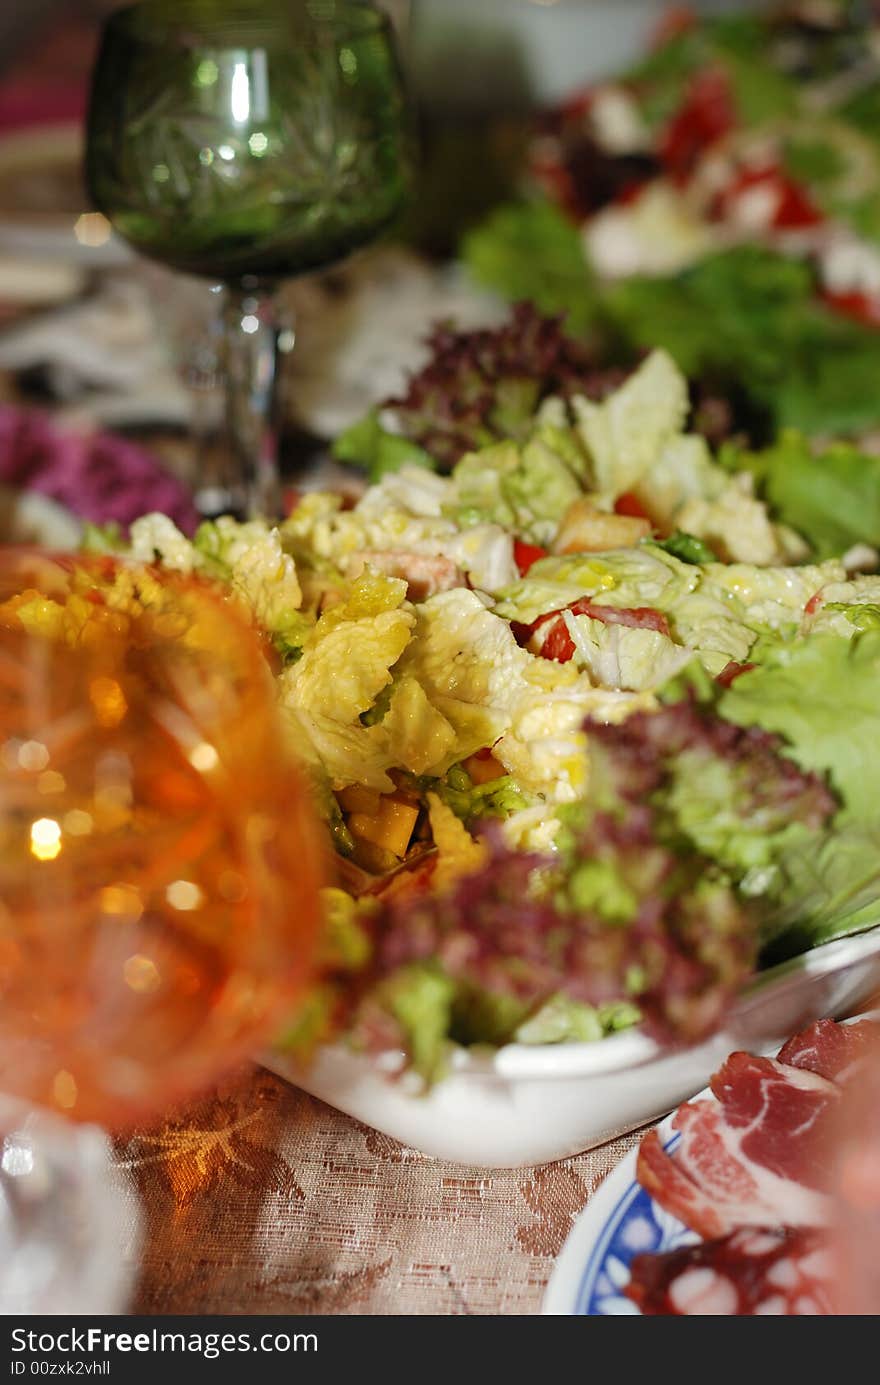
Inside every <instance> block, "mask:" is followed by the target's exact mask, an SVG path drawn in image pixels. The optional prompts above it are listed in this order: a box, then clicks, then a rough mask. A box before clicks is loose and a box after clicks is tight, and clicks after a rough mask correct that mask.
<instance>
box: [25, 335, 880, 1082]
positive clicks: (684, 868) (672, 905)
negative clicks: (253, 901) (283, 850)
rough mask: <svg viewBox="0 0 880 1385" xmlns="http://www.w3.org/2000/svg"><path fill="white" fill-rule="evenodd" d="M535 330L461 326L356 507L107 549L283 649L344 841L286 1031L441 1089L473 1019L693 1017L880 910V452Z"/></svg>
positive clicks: (311, 510)
mask: <svg viewBox="0 0 880 1385" xmlns="http://www.w3.org/2000/svg"><path fill="white" fill-rule="evenodd" d="M517 321H519V322H520V324H521V325H523V326H526V327H528V329H529V332H530V333H531V337H532V338H533V340H532V343H531V346H529V345H528V342H527V341H526V337H525V336H523V334H522V333H520V334H519V342H520V346H521V347H523V350H524V351H525V352H526V354H528V352H529V351H533V355H532V357H531V358H530V360H531V365H532V373H531V374H529V373H528V371H526V373H523V366H524V362H525V356H524V355H523V354H522V353H521V354H520V356H519V357H516V358H514V355H513V345H512V343H513V341H514V339H515V338H516V337H517V332H515V331H514V330H513V329H512V328H511V327H506V328H503V329H501V330H500V332H499V333H497V334H487V333H477V334H472V335H471V336H470V337H466V336H461V337H456V336H455V334H453V335H452V337H451V338H450V337H449V336H448V335H447V336H445V337H444V338H443V340H442V341H440V342H439V343H438V347H439V358H435V360H434V361H433V362H431V364H430V365H429V367H428V368H427V377H428V379H429V381H430V380H433V386H432V388H431V389H427V386H426V384H425V378H422V379H421V382H419V381H418V380H416V381H414V382H413V389H414V391H415V392H416V393H418V392H419V391H420V390H421V391H422V407H421V411H420V413H419V419H420V427H421V428H422V431H421V432H420V433H419V437H420V438H421V441H419V442H414V441H413V439H412V437H407V436H405V434H404V433H403V432H397V433H391V432H389V431H387V425H388V423H389V420H388V418H386V417H384V416H383V415H380V414H379V413H377V414H374V415H371V416H370V418H369V419H368V420H366V421H365V423H364V425H363V434H364V435H365V436H367V435H368V437H369V439H370V440H371V442H370V445H371V446H373V447H374V448H375V449H376V451H377V455H378V454H384V455H383V457H382V459H381V465H380V466H378V471H377V474H378V479H377V480H376V481H375V482H374V483H373V484H371V485H369V486H368V487H366V488H365V490H364V491H363V494H362V495H361V497H360V499H359V500H357V502H356V503H355V504H353V505H351V504H350V503H347V502H344V501H343V500H342V498H341V497H340V496H339V495H337V494H334V493H329V492H310V493H305V494H303V495H301V496H300V497H299V498H298V502H297V503H296V504H295V505H294V507H293V509H292V510H291V512H290V513H289V514H288V515H287V516H286V518H284V519H283V520H282V521H281V522H280V523H278V524H277V525H272V524H269V523H267V522H262V521H256V520H254V521H249V522H243V523H239V522H236V521H235V520H234V519H232V518H229V517H224V518H221V519H218V520H216V521H214V522H210V523H204V524H202V526H201V527H200V528H199V529H198V531H197V532H196V533H195V535H194V537H192V538H190V537H187V536H186V535H185V534H184V533H183V532H182V531H181V530H180V529H178V528H177V526H176V525H175V524H174V522H173V521H172V520H171V519H170V518H169V517H168V516H166V515H163V514H159V513H154V514H149V515H145V516H143V517H141V518H139V519H138V520H136V521H135V522H134V523H133V524H132V525H131V527H130V531H129V533H128V535H127V536H126V537H125V538H123V537H122V536H121V535H120V534H119V533H118V531H117V532H111V531H106V530H104V531H102V530H96V529H92V530H90V531H89V534H88V538H87V544H88V546H90V547H91V548H93V549H95V548H97V549H101V548H105V549H106V548H108V547H114V548H120V547H121V548H123V549H124V551H126V552H127V553H128V554H129V555H130V556H131V557H133V558H134V559H136V560H139V561H140V562H142V563H145V564H149V565H153V564H157V565H159V566H161V567H165V568H169V569H173V570H175V571H178V572H191V573H197V574H201V575H203V576H205V577H207V578H210V579H214V580H216V581H219V582H221V583H224V584H225V585H226V588H227V590H228V592H229V598H230V600H234V601H236V602H238V603H240V604H242V605H243V606H244V607H245V608H247V609H248V610H249V611H250V613H251V615H252V618H253V620H254V621H255V622H256V623H257V624H258V625H259V627H260V628H261V629H262V630H263V631H265V633H266V636H267V638H268V641H269V642H270V643H269V657H270V659H271V662H272V666H273V669H274V672H275V675H276V678H277V689H278V698H279V702H280V705H281V707H282V709H283V712H284V716H285V722H286V727H287V734H288V735H289V736H290V738H291V741H292V743H293V745H294V746H295V747H296V749H297V751H298V753H299V755H300V757H301V759H302V760H303V762H304V763H305V764H306V765H307V766H308V768H309V770H310V773H311V778H312V782H313V785H314V795H315V802H316V804H317V806H318V808H319V811H320V812H321V814H322V816H323V818H324V820H325V822H326V825H327V832H328V838H329V840H330V842H332V845H333V848H334V860H335V862H336V880H335V883H334V884H333V885H331V886H330V887H329V888H328V889H327V891H326V894H325V906H326V907H325V916H326V926H325V930H324V938H323V944H322V956H321V978H320V984H319V985H318V986H317V987H316V989H315V990H314V991H313V993H312V995H311V997H310V999H309V1001H308V1002H307V1004H306V1005H305V1006H304V1007H303V1009H302V1010H301V1012H300V1013H298V1014H297V1015H296V1016H295V1017H293V1018H292V1020H291V1024H290V1027H289V1031H288V1032H287V1033H286V1034H285V1035H282V1036H281V1042H282V1043H283V1044H286V1045H288V1046H290V1047H292V1048H295V1049H297V1051H307V1050H308V1049H309V1048H310V1047H311V1046H314V1045H315V1044H317V1043H320V1042H323V1041H326V1040H329V1039H331V1038H334V1037H337V1036H339V1035H344V1036H346V1038H347V1040H348V1041H349V1042H350V1043H352V1044H354V1045H356V1046H357V1047H358V1048H360V1049H362V1050H364V1051H366V1052H370V1053H390V1052H395V1053H397V1052H402V1053H403V1054H404V1055H405V1060H406V1062H407V1063H409V1064H410V1065H411V1066H412V1067H413V1068H414V1069H415V1070H417V1071H418V1072H419V1073H421V1074H422V1075H423V1076H424V1077H425V1078H426V1079H427V1080H432V1079H434V1078H436V1077H437V1076H439V1075H440V1074H442V1072H443V1071H444V1067H445V1064H446V1062H447V1060H448V1056H449V1052H450V1045H451V1044H453V1043H466V1044H482V1043H488V1044H503V1043H505V1042H508V1041H510V1040H513V1039H516V1040H517V1041H520V1042H526V1043H548V1042H560V1041H565V1040H568V1039H601V1038H602V1036H604V1035H606V1034H609V1033H611V1032H613V1031H615V1030H617V1029H620V1028H622V1027H625V1026H629V1025H633V1024H637V1023H642V1024H644V1025H645V1026H646V1027H648V1028H649V1029H650V1030H652V1031H653V1032H654V1033H656V1034H658V1035H660V1036H663V1037H666V1038H669V1039H675V1040H690V1039H694V1038H697V1037H699V1036H700V1035H702V1034H704V1033H706V1032H707V1031H709V1030H711V1029H712V1027H713V1026H715V1025H716V1024H717V1023H718V1022H719V1020H720V1018H721V1016H722V1014H723V1012H724V1009H725V1007H726V1005H727V1004H728V1003H729V1001H730V1000H731V999H732V998H733V997H734V996H735V995H736V993H737V992H738V990H739V989H740V987H741V986H742V984H743V981H744V980H745V979H746V978H747V977H748V976H749V975H750V974H751V973H752V972H753V971H754V969H755V968H756V967H757V966H760V965H762V964H764V963H765V962H768V961H771V960H777V959H779V958H781V957H784V956H787V955H791V954H793V953H796V952H799V951H802V950H804V949H806V948H809V947H811V946H813V945H815V944H816V943H818V942H820V941H822V940H825V939H828V938H832V937H837V936H840V935H842V934H845V933H848V932H851V931H856V930H858V929H862V928H865V927H869V926H872V925H873V924H874V923H875V922H876V921H877V919H878V915H880V815H878V808H877V803H878V794H877V783H878V779H880V749H878V748H880V735H878V718H880V711H878V707H880V703H878V699H877V688H878V680H880V576H878V575H875V570H876V568H877V567H878V564H880V554H878V546H880V460H878V459H876V458H873V457H870V456H866V455H864V456H863V455H861V454H859V453H858V452H857V451H856V450H855V449H854V448H853V447H852V446H850V445H848V444H847V445H845V444H836V445H834V446H829V448H828V449H827V450H826V451H825V452H824V453H820V454H817V453H816V452H815V451H814V450H811V449H810V448H809V447H808V446H807V444H806V443H805V441H804V440H803V438H802V437H800V436H799V435H797V434H794V433H787V434H785V435H784V436H783V437H782V438H781V439H780V440H779V441H778V442H777V443H776V444H775V445H774V446H773V447H770V448H768V449H765V450H763V451H752V450H746V449H743V448H736V447H734V446H733V445H732V444H729V443H728V444H727V445H726V446H724V447H723V448H721V449H720V450H718V451H713V450H712V449H711V448H710V446H709V444H708V442H707V441H706V439H705V437H703V436H702V435H701V434H699V433H696V432H693V431H691V430H690V402H689V395H688V386H687V382H686V380H685V377H684V376H683V375H682V373H681V371H680V370H679V368H678V367H677V366H676V364H675V363H674V361H673V359H672V357H671V356H670V355H669V354H668V353H666V352H665V351H656V352H654V353H652V354H651V355H649V356H648V357H647V358H646V359H645V360H644V361H643V362H642V363H641V365H639V367H638V368H637V369H636V370H635V371H634V372H633V373H631V374H630V375H629V376H628V377H626V378H624V379H623V380H622V382H620V383H619V384H618V385H617V387H616V388H610V382H607V381H606V390H605V393H604V396H603V397H593V398H591V397H590V395H589V393H587V392H580V391H579V389H578V378H579V377H578V372H579V371H582V370H584V369H585V367H584V363H583V361H582V360H581V359H580V358H579V356H578V352H577V348H576V347H575V346H574V344H572V343H570V342H567V341H566V340H565V339H563V338H561V334H560V332H559V325H558V323H556V322H553V321H550V322H548V321H545V320H542V319H540V318H537V317H536V316H535V315H534V314H533V313H531V312H529V311H528V310H525V309H523V310H520V314H519V317H518V319H517ZM450 342H451V343H452V347H454V348H455V350H453V352H452V357H450V355H449V352H450V350H451V349H452V347H451V346H450ZM536 343H537V345H536ZM533 349H534V350H533ZM444 352H445V353H446V354H445V355H444ZM456 352H457V355H456ZM502 358H503V360H504V361H506V372H507V373H505V371H504V370H501V369H500V368H499V369H498V370H497V371H495V366H496V365H497V363H498V361H499V360H501V359H502ZM455 360H458V362H459V366H458V367H456V366H455ZM525 363H526V364H528V362H525ZM490 364H491V365H492V370H493V371H494V372H495V373H494V374H493V375H492V381H493V383H492V388H491V389H490V390H489V392H488V394H487V393H486V389H485V388H483V386H484V385H485V380H483V383H482V384H480V381H481V380H482V379H483V377H482V376H480V368H481V365H482V366H487V365H490ZM539 369H541V370H546V372H547V373H546V375H544V376H540V375H539V374H538V373H537V372H538V370H539ZM475 372H476V374H475ZM587 373H589V372H587ZM487 378H488V377H487ZM475 380H476V384H475ZM444 381H445V384H444V383H443V382H444ZM447 387H450V388H453V389H454V390H456V391H459V393H458V395H457V396H454V395H453V396H450V395H448V394H447V393H446V392H445V390H446V388H447ZM471 387H473V388H471ZM469 390H470V393H469V392H468V391H469ZM595 393H596V392H595V391H594V395H595ZM599 393H600V394H601V392H599ZM457 401H458V402H457ZM450 421H451V422H453V423H454V424H455V425H456V429H455V439H454V445H450V447H449V448H448V449H447V450H446V451H445V452H444V453H443V456H442V458H441V457H440V456H438V457H437V459H436V463H434V459H433V458H432V453H431V451H430V450H429V449H430V448H435V449H437V450H438V452H443V448H442V446H440V445H439V444H438V441H437V439H438V438H441V435H443V436H446V438H447V441H449V428H448V427H447V425H449V424H450ZM438 430H439V431H438ZM413 431H416V430H415V429H413ZM344 446H345V447H349V448H350V447H351V439H350V438H349V439H348V440H347V441H346V442H345V443H344ZM462 449H464V450H462ZM459 454H460V455H459ZM441 460H442V462H443V464H444V465H447V466H448V465H450V464H451V465H452V470H451V471H449V472H448V473H443V472H441V471H440V470H439V469H436V466H437V465H439V463H440V461H441ZM377 465H378V464H377ZM432 466H433V467H434V469H432ZM395 467H396V469H395ZM136 590H138V589H137V588H136ZM139 590H140V592H141V595H140V596H139V597H138V599H142V600H143V599H148V598H147V597H145V596H143V592H145V591H148V584H145V583H142V584H141V586H140V588H139ZM119 599H120V601H121V602H123V603H124V601H126V600H130V599H132V596H131V586H130V584H129V587H128V589H127V590H126V592H121V593H120V598H119ZM51 604H52V603H46V602H43V603H38V604H33V603H32V604H30V605H28V604H25V605H22V604H21V603H20V602H19V603H13V605H12V606H11V607H10V609H9V610H7V611H0V619H4V620H13V621H15V620H18V621H21V622H23V623H26V622H27V621H31V622H33V623H34V628H42V626H43V624H45V623H48V624H50V625H51V624H52V623H53V621H55V618H56V615H57V613H53V612H52V611H51V609H50V607H51ZM84 609H86V608H84ZM875 774H876V775H877V776H878V779H875V777H874V776H875Z"/></svg>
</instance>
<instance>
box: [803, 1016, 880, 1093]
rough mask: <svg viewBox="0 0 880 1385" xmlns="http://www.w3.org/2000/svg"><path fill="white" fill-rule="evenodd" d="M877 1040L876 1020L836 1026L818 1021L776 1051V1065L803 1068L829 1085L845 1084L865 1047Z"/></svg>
mask: <svg viewBox="0 0 880 1385" xmlns="http://www.w3.org/2000/svg"><path fill="white" fill-rule="evenodd" d="M878 1040H880V1024H878V1023H877V1021H876V1020H858V1021H857V1022H856V1023H855V1024H838V1023H837V1022H836V1020H817V1021H816V1023H815V1024H811V1025H810V1027H809V1029H805V1030H804V1031H803V1033H801V1034H795V1036H794V1038H793V1039H789V1040H788V1043H786V1044H784V1045H783V1047H782V1048H781V1049H780V1050H779V1062H780V1063H789V1064H791V1066H792V1067H795V1068H806V1069H808V1070H809V1071H810V1072H816V1073H818V1074H819V1076H820V1077H825V1078H827V1079H828V1081H829V1082H842V1081H845V1080H846V1077H847V1072H848V1069H850V1068H851V1067H852V1066H853V1064H854V1063H857V1062H858V1061H859V1059H860V1058H862V1057H864V1055H865V1053H866V1051H867V1049H868V1046H869V1045H870V1044H871V1043H876V1042H877V1041H878Z"/></svg>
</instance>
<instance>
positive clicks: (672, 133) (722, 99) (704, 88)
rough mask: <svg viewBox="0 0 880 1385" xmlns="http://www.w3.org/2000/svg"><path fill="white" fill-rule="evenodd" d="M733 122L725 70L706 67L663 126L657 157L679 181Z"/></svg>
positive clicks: (735, 120)
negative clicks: (675, 111) (665, 125)
mask: <svg viewBox="0 0 880 1385" xmlns="http://www.w3.org/2000/svg"><path fill="white" fill-rule="evenodd" d="M736 125H737V113H736V106H735V103H734V99H733V91H732V89H731V85H730V79H729V78H728V76H727V73H726V72H724V71H723V70H722V69H721V68H717V67H713V68H706V69H704V71H702V72H700V73H698V74H697V75H696V76H695V77H694V78H693V80H692V81H691V84H690V87H689V89H688V93H687V96H686V97H685V99H684V103H683V104H682V105H681V106H680V107H679V110H678V112H677V113H676V114H675V115H674V116H673V117H672V119H671V121H670V122H669V124H668V125H667V127H666V130H665V132H664V134H663V136H662V139H661V143H660V159H661V161H662V163H663V164H664V166H665V167H666V169H667V170H668V171H669V173H671V174H672V176H673V178H676V179H678V180H679V181H683V180H685V179H687V177H688V175H689V174H690V173H691V172H692V171H693V168H694V166H695V164H696V163H697V161H698V159H699V158H700V155H701V154H702V153H703V151H704V150H705V149H708V147H709V145H711V144H714V143H715V141H716V140H719V139H721V138H722V137H723V136H724V135H726V134H728V133H729V132H730V131H731V130H733V129H734V128H735V126H736Z"/></svg>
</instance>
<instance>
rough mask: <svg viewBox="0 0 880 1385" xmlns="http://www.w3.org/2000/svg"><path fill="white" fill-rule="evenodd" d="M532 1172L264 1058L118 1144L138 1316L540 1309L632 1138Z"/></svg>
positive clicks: (501, 1312) (633, 1138) (135, 1306)
mask: <svg viewBox="0 0 880 1385" xmlns="http://www.w3.org/2000/svg"><path fill="white" fill-rule="evenodd" d="M637 1138H638V1136H636V1135H630V1136H625V1137H624V1138H622V1139H620V1140H615V1141H613V1142H612V1143H610V1144H607V1145H604V1146H602V1148H600V1149H597V1150H593V1151H591V1152H590V1153H587V1154H583V1155H580V1156H579V1157H578V1158H575V1159H566V1160H563V1161H561V1162H559V1163H556V1164H548V1165H545V1166H543V1167H541V1168H537V1169H504V1170H500V1171H498V1170H487V1169H467V1168H462V1167H460V1166H458V1165H454V1164H447V1163H441V1162H439V1161H437V1160H434V1159H429V1158H426V1157H425V1156H424V1155H421V1154H417V1153H416V1152H415V1151H413V1150H410V1149H406V1148H405V1147H403V1146H401V1145H399V1144H397V1142H396V1141H394V1140H391V1139H389V1138H387V1137H386V1136H384V1135H380V1134H377V1133H376V1132H375V1131H373V1130H370V1129H368V1128H367V1127H365V1126H363V1125H360V1124H359V1123H358V1122H356V1121H354V1120H351V1119H350V1118H349V1117H348V1116H344V1115H342V1114H341V1113H339V1112H337V1111H334V1110H332V1109H331V1108H330V1107H328V1106H325V1105H324V1104H323V1103H322V1102H320V1101H317V1100H315V1099H314V1098H312V1097H310V1096H306V1095H305V1093H303V1092H299V1091H297V1090H295V1089H294V1088H292V1087H290V1086H288V1085H287V1084H286V1083H284V1082H283V1081H281V1080H280V1079H279V1078H277V1077H274V1076H272V1075H271V1074H269V1073H267V1072H264V1071H263V1070H261V1069H248V1070H242V1071H240V1072H238V1073H236V1074H235V1075H234V1076H233V1077H232V1078H230V1079H229V1080H227V1081H226V1082H224V1083H223V1084H222V1085H221V1086H220V1087H219V1088H218V1089H217V1091H216V1092H215V1093H214V1094H213V1095H212V1096H211V1097H209V1098H208V1099H205V1100H203V1101H201V1102H198V1103H195V1104H193V1105H192V1106H190V1107H188V1108H186V1109H185V1110H183V1111H181V1112H179V1113H178V1114H177V1115H176V1116H175V1117H174V1118H172V1119H169V1120H167V1121H166V1122H164V1123H163V1124H161V1125H159V1126H157V1127H155V1128H152V1129H150V1130H149V1131H143V1132H140V1133H138V1134H137V1135H135V1136H133V1137H132V1138H131V1139H129V1140H127V1141H126V1142H125V1143H124V1144H121V1145H120V1146H119V1149H118V1158H119V1161H120V1163H121V1165H122V1166H123V1167H124V1168H125V1169H126V1170H127V1172H128V1173H129V1175H130V1177H131V1178H132V1180H133V1183H134V1186H135V1187H136V1189H137V1190H138V1192H139V1195H140V1200H141V1205H142V1208H143V1213H144V1234H143V1241H142V1246H141V1251H140V1256H139V1261H140V1271H139V1280H138V1284H137V1288H136V1292H135V1296H134V1300H133V1302H132V1304H131V1311H132V1312H133V1313H185V1314H189V1313H202V1314H213V1313H266V1314H287V1313H289V1314H308V1313H346V1314H416V1313H433V1314H463V1313H477V1314H507V1313H513V1314H524V1313H537V1312H539V1311H540V1308H541V1300H542V1297H543V1293H544V1289H545V1288H546V1285H547V1281H548V1279H549V1277H550V1274H551V1273H552V1270H553V1265H554V1261H555V1258H556V1256H557V1255H558V1254H559V1251H560V1250H561V1248H562V1245H563V1243H564V1241H565V1238H566V1236H567V1235H568V1232H569V1230H570V1229H571V1226H572V1224H573V1222H574V1219H575V1218H576V1216H577V1214H578V1213H579V1212H580V1211H581V1209H582V1208H583V1207H584V1205H585V1204H586V1202H587V1201H588V1200H589V1198H590V1196H591V1195H592V1193H593V1192H594V1191H595V1189H596V1188H597V1187H598V1185H599V1184H600V1183H601V1181H602V1179H603V1178H604V1177H605V1175H606V1174H607V1173H608V1172H609V1171H610V1169H611V1168H612V1167H613V1166H614V1164H615V1163H616V1162H617V1161H618V1160H619V1159H620V1158H621V1157H622V1156H623V1154H625V1153H626V1151H627V1150H628V1149H630V1148H631V1147H632V1145H633V1144H634V1143H635V1142H636V1140H637Z"/></svg>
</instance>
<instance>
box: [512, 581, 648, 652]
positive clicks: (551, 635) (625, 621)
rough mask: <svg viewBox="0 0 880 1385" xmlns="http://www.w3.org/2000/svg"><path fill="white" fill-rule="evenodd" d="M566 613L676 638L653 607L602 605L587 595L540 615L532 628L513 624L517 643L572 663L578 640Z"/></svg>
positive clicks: (519, 623) (513, 622)
mask: <svg viewBox="0 0 880 1385" xmlns="http://www.w3.org/2000/svg"><path fill="white" fill-rule="evenodd" d="M563 611H571V613H572V615H576V616H589V617H590V619H591V620H599V621H601V622H602V623H603V624H604V625H626V626H629V627H630V628H631V629H634V630H656V631H658V632H659V634H661V635H665V636H666V637H667V639H671V638H672V635H671V633H670V630H669V622H668V621H667V619H666V617H665V616H664V615H662V614H661V612H660V611H655V610H654V608H653V607H652V606H632V607H630V606H601V605H597V604H595V603H594V602H593V601H591V600H590V598H589V597H587V596H583V597H581V598H580V599H579V600H578V601H573V602H572V603H571V605H569V606H563V607H560V609H559V610H557V611H548V612H547V613H546V615H543V616H539V617H538V619H537V620H534V621H532V623H531V625H523V624H522V623H521V622H520V621H512V622H511V629H512V630H513V633H514V636H515V637H516V641H517V643H518V644H520V645H527V646H528V647H529V649H531V650H532V652H533V653H534V654H540V655H541V657H542V658H544V659H550V660H554V661H555V662H556V663H558V664H565V663H568V661H569V659H571V658H572V656H573V655H574V640H573V639H572V638H571V635H570V634H569V633H568V628H567V626H566V624H565V621H564V620H563V619H562V613H563Z"/></svg>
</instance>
